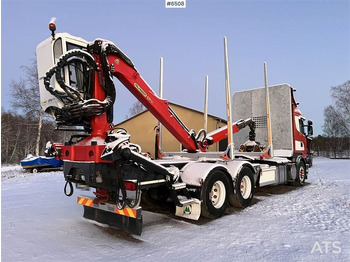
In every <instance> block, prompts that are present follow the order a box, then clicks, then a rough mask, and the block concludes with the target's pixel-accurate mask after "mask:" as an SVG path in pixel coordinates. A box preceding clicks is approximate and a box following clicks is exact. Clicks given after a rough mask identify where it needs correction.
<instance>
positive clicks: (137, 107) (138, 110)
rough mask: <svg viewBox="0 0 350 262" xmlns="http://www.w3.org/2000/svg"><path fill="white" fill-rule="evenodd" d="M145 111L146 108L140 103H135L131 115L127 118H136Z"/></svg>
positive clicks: (130, 111) (130, 109)
mask: <svg viewBox="0 0 350 262" xmlns="http://www.w3.org/2000/svg"><path fill="white" fill-rule="evenodd" d="M145 110H146V108H145V106H144V105H143V104H142V103H141V102H140V101H136V102H135V103H133V105H132V107H131V108H129V114H128V115H127V116H126V118H130V117H132V116H135V115H137V114H139V113H141V112H143V111H145Z"/></svg>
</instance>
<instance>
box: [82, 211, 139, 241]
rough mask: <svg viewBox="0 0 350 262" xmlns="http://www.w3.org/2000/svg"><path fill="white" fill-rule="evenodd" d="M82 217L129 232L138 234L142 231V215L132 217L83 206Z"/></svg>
mask: <svg viewBox="0 0 350 262" xmlns="http://www.w3.org/2000/svg"><path fill="white" fill-rule="evenodd" d="M84 218H86V219H89V220H93V221H96V222H98V223H101V224H105V225H108V226H110V227H112V228H116V229H122V230H124V231H126V232H128V233H130V234H134V235H139V236H140V235H141V233H142V215H141V216H140V218H132V217H127V216H123V215H119V214H116V213H112V212H108V211H105V210H101V209H97V208H93V207H89V206H84Z"/></svg>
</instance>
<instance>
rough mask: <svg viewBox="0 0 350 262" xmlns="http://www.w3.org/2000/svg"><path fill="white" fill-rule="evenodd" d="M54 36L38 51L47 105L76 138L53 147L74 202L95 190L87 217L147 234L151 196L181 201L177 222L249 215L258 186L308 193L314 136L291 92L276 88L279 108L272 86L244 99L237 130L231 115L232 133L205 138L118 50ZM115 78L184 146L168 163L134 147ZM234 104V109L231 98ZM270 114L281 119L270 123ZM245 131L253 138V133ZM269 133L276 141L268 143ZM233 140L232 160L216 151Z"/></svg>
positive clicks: (87, 201)
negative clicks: (146, 203) (116, 107)
mask: <svg viewBox="0 0 350 262" xmlns="http://www.w3.org/2000/svg"><path fill="white" fill-rule="evenodd" d="M49 29H50V30H51V32H52V34H51V36H50V37H49V38H48V39H46V40H44V41H43V42H41V43H40V44H39V45H38V46H37V50H36V52H37V66H38V77H39V88H40V97H41V106H42V108H43V110H44V111H45V112H46V113H48V114H51V115H52V116H53V117H54V119H55V121H56V125H57V127H56V129H58V130H69V131H71V132H75V133H73V135H72V136H71V138H70V140H69V141H65V142H64V143H55V144H54V145H53V148H54V150H55V156H56V158H57V159H59V160H63V162H64V164H63V174H64V179H65V181H66V182H65V185H64V193H65V194H66V195H67V196H71V195H73V190H74V186H73V185H74V184H75V186H76V188H80V189H91V188H92V189H93V190H94V192H93V195H92V194H91V195H89V196H87V195H80V196H78V197H77V203H78V204H81V205H83V207H84V214H83V216H84V218H86V219H88V220H92V221H93V222H97V223H101V224H106V225H108V226H110V227H113V228H119V229H122V230H124V231H127V232H129V233H131V234H136V235H140V234H141V232H142V216H143V215H142V201H141V196H142V195H147V194H149V193H150V192H151V191H152V194H151V195H153V196H154V195H156V196H157V197H159V198H162V199H167V203H170V202H172V203H173V205H174V206H175V214H176V215H177V216H180V217H183V218H187V219H193V220H198V219H199V217H200V216H201V215H202V216H204V217H208V218H211V219H215V218H218V217H220V216H222V215H224V212H225V209H226V208H227V206H228V205H230V204H231V205H234V206H236V207H239V208H245V207H247V206H249V205H250V203H251V201H252V199H253V195H254V190H255V188H256V187H259V186H265V185H277V184H283V183H288V182H294V183H297V184H298V185H303V184H304V181H305V179H306V178H307V173H308V169H309V167H310V166H311V163H312V161H311V160H312V154H311V150H310V140H311V135H312V122H311V121H309V124H308V125H307V126H308V134H306V133H305V131H304V127H305V124H304V118H303V117H302V115H301V113H300V111H299V110H298V108H297V103H296V102H295V100H294V96H293V92H294V91H293V89H292V88H291V87H290V86H289V85H279V86H273V87H271V91H270V95H271V98H270V100H271V106H270V102H268V99H265V98H264V97H266V98H268V97H269V96H268V92H267V91H268V90H269V89H268V88H269V87H268V86H266V88H263V89H256V90H249V91H246V92H239V93H237V94H235V95H234V96H233V97H234V101H233V104H234V115H233V116H234V117H235V118H236V119H238V120H237V121H236V122H233V121H232V120H231V119H232V115H231V109H230V110H227V111H228V115H230V118H228V119H229V120H228V123H227V126H226V127H222V128H220V129H218V130H214V131H212V132H208V133H207V132H206V131H205V130H199V131H198V132H195V131H194V130H191V129H189V128H187V127H186V125H185V124H184V123H183V122H182V121H181V120H180V118H179V117H178V116H177V115H176V113H175V112H174V110H172V109H171V107H170V106H169V103H168V101H167V100H165V99H162V98H160V97H159V96H157V94H156V93H155V92H154V91H153V90H152V89H151V87H150V86H149V85H148V84H147V83H146V81H145V80H143V78H142V77H141V75H140V73H139V72H138V70H137V69H136V67H135V65H134V64H133V62H132V61H131V59H130V58H129V57H128V56H127V55H126V54H125V53H124V52H123V51H122V50H121V49H120V48H118V47H117V46H116V45H115V44H114V43H112V42H110V41H106V40H103V39H96V40H95V41H93V42H88V41H86V40H84V39H82V38H80V37H75V36H72V35H70V34H68V33H57V34H56V33H55V30H56V25H55V24H54V23H53V22H50V24H49ZM226 50H227V49H226ZM227 65H228V63H227ZM227 68H228V67H227ZM227 71H228V70H227ZM113 77H115V78H117V79H118V80H119V81H120V82H121V84H122V85H124V86H125V87H126V88H127V89H128V90H129V91H130V92H131V93H132V94H133V95H134V96H135V97H136V98H137V99H138V100H139V101H140V102H141V103H142V104H143V105H144V106H145V107H146V108H147V109H148V110H149V111H150V112H151V113H152V114H153V115H154V117H155V118H156V119H158V120H159V122H160V123H161V124H162V125H163V126H164V127H165V128H166V129H167V130H168V131H169V132H170V133H171V134H172V135H173V136H174V137H175V138H176V139H177V140H178V141H179V142H180V143H181V144H182V147H183V150H182V151H181V152H162V154H160V155H161V158H157V156H156V157H154V158H152V157H150V156H149V155H148V154H144V153H143V152H142V148H141V146H140V145H137V144H133V143H131V141H130V134H129V133H128V132H127V130H125V129H123V128H118V127H116V126H115V125H114V124H113V104H114V102H115V100H116V89H115V85H114V82H113ZM228 82H229V81H226V83H228ZM264 94H266V95H265V96H264ZM226 100H227V101H228V102H227V104H226V107H227V108H231V96H230V95H229V93H228V96H227V98H226ZM279 106H282V107H281V108H280V107H279ZM264 108H265V109H266V110H264ZM268 108H271V112H270V113H269V114H266V112H269V111H268V110H267V109H268ZM281 111H285V112H281ZM270 116H271V118H270ZM243 119H244V120H243ZM271 120H272V121H271ZM231 121H232V122H231ZM245 127H248V128H249V132H244V131H243V129H244V128H245ZM271 127H272V128H271ZM266 130H268V131H269V132H267V133H268V135H266V134H263V133H264V132H265V131H266ZM239 131H240V132H239ZM247 131H248V130H247ZM140 132H142V130H140ZM240 133H241V135H240V136H237V135H238V134H240ZM265 133H266V132H265ZM232 135H233V136H234V137H235V136H237V138H234V139H237V141H236V143H241V145H240V147H239V150H234V146H233V145H232V144H233V142H234V141H232V140H230V138H232ZM260 136H261V137H260ZM227 138H228V140H229V143H228V144H229V145H228V147H227V150H226V151H224V152H213V151H209V150H208V148H209V147H210V146H211V145H212V144H214V143H217V142H219V141H221V140H223V139H227ZM258 139H261V141H262V142H264V143H265V142H266V143H268V145H266V146H265V145H264V144H262V143H261V142H257V141H258ZM265 140H266V141H265ZM275 142H276V146H275V147H274V148H273V143H275ZM169 200H171V201H169Z"/></svg>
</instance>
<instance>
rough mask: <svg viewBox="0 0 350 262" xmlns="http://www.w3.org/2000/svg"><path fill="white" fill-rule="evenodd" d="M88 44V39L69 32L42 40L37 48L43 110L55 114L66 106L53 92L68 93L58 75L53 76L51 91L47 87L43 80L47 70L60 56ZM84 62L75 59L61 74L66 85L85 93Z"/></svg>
mask: <svg viewBox="0 0 350 262" xmlns="http://www.w3.org/2000/svg"><path fill="white" fill-rule="evenodd" d="M86 46H87V41H85V40H84V39H82V38H80V37H74V36H72V35H70V34H68V33H60V34H56V35H54V36H53V37H52V38H51V37H50V38H48V39H46V40H45V41H43V42H41V43H40V44H39V45H38V46H37V49H36V55H37V66H38V76H39V90H40V103H41V106H42V108H43V110H44V111H45V112H46V113H48V114H50V115H52V116H55V114H54V113H55V111H56V110H57V109H61V108H62V107H63V106H64V102H63V101H62V100H60V99H58V98H57V97H56V96H54V95H53V94H52V93H57V94H62V96H63V95H64V94H65V93H66V92H65V91H64V90H63V89H62V87H61V85H60V84H59V83H58V81H57V77H52V78H51V80H50V85H51V87H52V90H51V92H50V91H48V90H47V89H46V88H45V83H44V81H43V79H44V77H45V76H46V72H48V71H49V69H50V68H52V67H53V66H54V65H55V64H56V63H57V62H58V60H59V58H60V57H61V56H62V55H63V54H66V53H67V52H68V51H70V50H73V49H80V50H81V49H84V48H86ZM83 70H84V69H83V64H80V65H79V64H78V61H75V62H73V63H71V64H69V65H67V66H64V68H63V70H62V72H61V76H62V79H63V81H64V83H65V85H66V86H69V87H71V88H73V89H76V91H78V92H79V93H81V94H82V95H83V93H84V92H83V90H82V88H83V84H84V83H83V82H84V77H83Z"/></svg>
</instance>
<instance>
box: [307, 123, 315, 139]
mask: <svg viewBox="0 0 350 262" xmlns="http://www.w3.org/2000/svg"><path fill="white" fill-rule="evenodd" d="M313 134H314V128H313V127H312V120H308V121H307V135H308V136H312V135H313Z"/></svg>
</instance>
